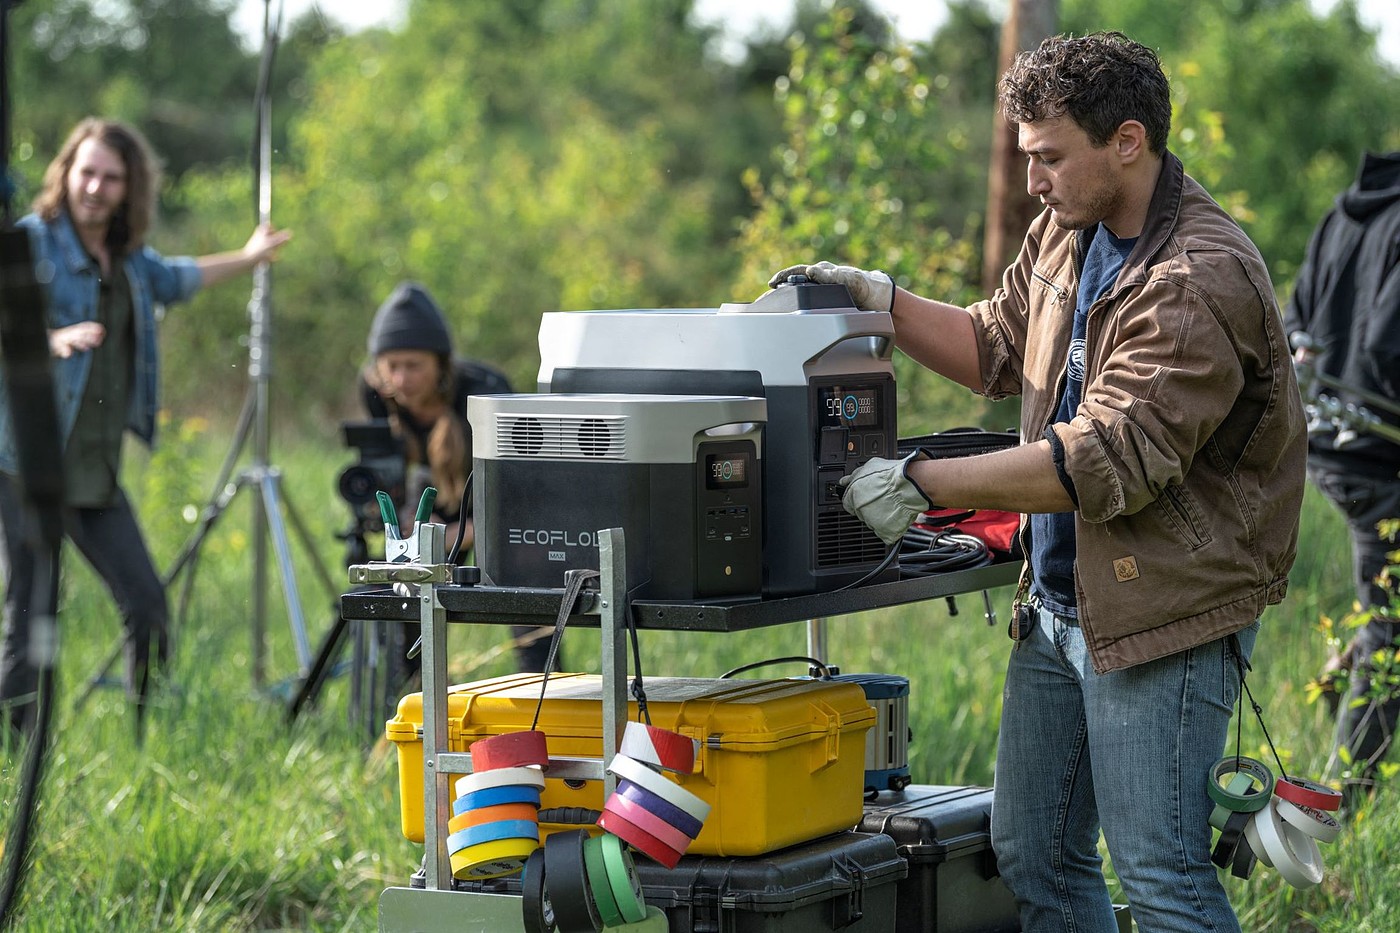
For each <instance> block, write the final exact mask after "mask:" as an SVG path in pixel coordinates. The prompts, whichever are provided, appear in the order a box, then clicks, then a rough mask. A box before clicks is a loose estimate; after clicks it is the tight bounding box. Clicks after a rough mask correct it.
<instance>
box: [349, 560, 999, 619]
mask: <svg viewBox="0 0 1400 933" xmlns="http://www.w3.org/2000/svg"><path fill="white" fill-rule="evenodd" d="M1020 570H1021V562H1020V561H1017V560H1008V561H1004V562H1002V563H996V564H991V565H989V566H986V567H977V568H974V569H971V570H953V571H949V572H947V573H939V574H929V575H927V576H922V577H914V578H910V579H905V580H897V581H893V582H889V583H874V584H870V585H867V586H858V587H853V588H851V589H845V590H833V591H831V592H826V593H807V594H803V595H800V596H787V597H781V598H773V599H751V600H745V601H727V602H665V601H649V600H633V601H632V603H631V606H630V608H631V613H632V619H633V621H634V623H635V624H636V626H637V627H638V628H644V629H669V630H675V631H686V632H741V631H747V630H749V629H756V628H766V627H768V626H771V625H782V624H784V623H787V622H800V621H804V620H807V619H817V618H826V617H830V616H841V615H848V614H850V613H854V612H864V611H866V610H870V609H881V608H885V607H888V606H899V605H903V604H906V603H914V602H921V601H923V600H927V599H937V598H939V597H943V596H956V595H959V594H962V593H974V592H977V591H978V590H989V589H994V588H996V587H999V586H1010V585H1013V584H1015V583H1016V580H1017V578H1018V576H1019V575H1020ZM436 593H437V597H438V601H439V602H440V603H441V604H442V607H443V609H445V610H446V611H447V620H448V621H449V622H472V623H495V624H502V625H520V624H526V625H530V624H534V625H547V624H551V623H553V622H554V621H555V619H556V618H557V617H558V615H559V603H560V600H561V599H562V598H563V594H564V590H563V588H562V587H561V588H559V589H550V588H535V587H509V586H439V587H437V590H436ZM600 599H601V596H600V594H599V593H598V592H597V591H596V590H585V591H584V592H583V593H581V594H580V595H579V598H578V602H577V603H576V604H575V609H574V614H573V615H572V616H571V617H570V624H579V625H594V626H596V625H597V624H598V610H599V602H600ZM340 608H341V614H342V615H343V616H344V617H345V618H346V619H349V620H355V621H371V622H373V621H385V622H388V621H397V622H417V621H418V619H419V605H418V600H417V599H413V598H405V597H403V596H397V595H395V594H394V593H392V592H391V591H389V590H388V589H384V590H381V591H361V592H353V593H346V594H345V595H343V596H341V598H340Z"/></svg>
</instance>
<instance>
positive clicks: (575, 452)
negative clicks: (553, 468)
mask: <svg viewBox="0 0 1400 933" xmlns="http://www.w3.org/2000/svg"><path fill="white" fill-rule="evenodd" d="M496 447H497V448H498V449H499V450H500V452H501V454H502V455H503V456H506V457H531V458H535V459H542V460H561V459H570V460H576V459H580V458H582V459H589V460H622V459H623V458H624V457H626V455H627V418H626V416H623V415H614V416H609V417H603V418H599V417H590V418H577V417H572V418H571V417H566V416H562V415H497V416H496Z"/></svg>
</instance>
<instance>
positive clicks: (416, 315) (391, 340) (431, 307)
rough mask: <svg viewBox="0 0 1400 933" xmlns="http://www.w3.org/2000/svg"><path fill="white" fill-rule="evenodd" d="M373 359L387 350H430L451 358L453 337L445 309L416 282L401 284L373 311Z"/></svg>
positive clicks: (370, 335)
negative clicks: (445, 316)
mask: <svg viewBox="0 0 1400 933" xmlns="http://www.w3.org/2000/svg"><path fill="white" fill-rule="evenodd" d="M367 344H368V347H369V353H370V356H378V355H379V354H381V353H384V352H386V351H388V350H428V351H430V352H432V353H440V354H443V355H447V356H450V355H451V354H452V335H451V334H449V333H448V331H447V321H446V320H444V319H443V316H442V309H441V308H439V307H438V306H437V302H435V301H433V298H432V296H431V295H429V294H428V290H427V289H426V288H424V287H423V286H422V285H419V284H418V283H417V282H400V283H399V284H398V285H397V286H395V288H394V291H393V293H392V294H390V295H389V297H388V298H386V299H384V303H383V304H382V305H380V306H379V310H378V311H376V312H374V323H373V324H371V325H370V328H369V340H368V341H367Z"/></svg>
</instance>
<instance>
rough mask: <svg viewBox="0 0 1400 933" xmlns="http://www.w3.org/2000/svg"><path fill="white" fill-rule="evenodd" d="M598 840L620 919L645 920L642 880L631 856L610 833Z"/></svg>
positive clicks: (619, 840) (629, 921)
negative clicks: (619, 912)
mask: <svg viewBox="0 0 1400 933" xmlns="http://www.w3.org/2000/svg"><path fill="white" fill-rule="evenodd" d="M598 840H599V842H598V844H599V847H600V848H601V849H602V851H603V863H604V864H605V865H606V866H607V869H608V884H609V886H611V887H612V893H613V897H614V898H615V899H616V900H617V909H618V910H620V911H622V919H623V920H626V921H627V922H628V923H638V922H640V921H642V920H645V919H646V916H647V905H646V900H645V899H644V898H643V896H642V879H641V876H639V875H638V874H637V866H636V864H635V863H634V862H633V861H632V856H631V854H630V853H628V851H627V848H626V847H625V846H624V845H623V844H622V840H621V839H619V838H618V837H616V836H614V835H612V834H611V833H604V834H603V835H601V836H599V837H598Z"/></svg>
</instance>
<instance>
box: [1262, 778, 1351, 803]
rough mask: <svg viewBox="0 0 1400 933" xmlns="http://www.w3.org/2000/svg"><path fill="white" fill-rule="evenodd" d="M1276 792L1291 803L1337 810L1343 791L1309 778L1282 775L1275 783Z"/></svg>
mask: <svg viewBox="0 0 1400 933" xmlns="http://www.w3.org/2000/svg"><path fill="white" fill-rule="evenodd" d="M1274 793H1275V794H1277V795H1278V796H1279V797H1282V798H1283V799H1284V800H1287V801H1288V802H1289V803H1296V804H1297V805H1298V806H1300V807H1312V808H1313V809H1314V810H1336V809H1339V808H1340V807H1341V805H1342V792H1341V791H1339V790H1333V789H1332V788H1330V787H1328V786H1327V785H1326V784H1319V783H1317V782H1316V781H1309V780H1308V779H1307V778H1300V777H1281V778H1279V779H1278V780H1277V781H1276V782H1275V783H1274Z"/></svg>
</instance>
